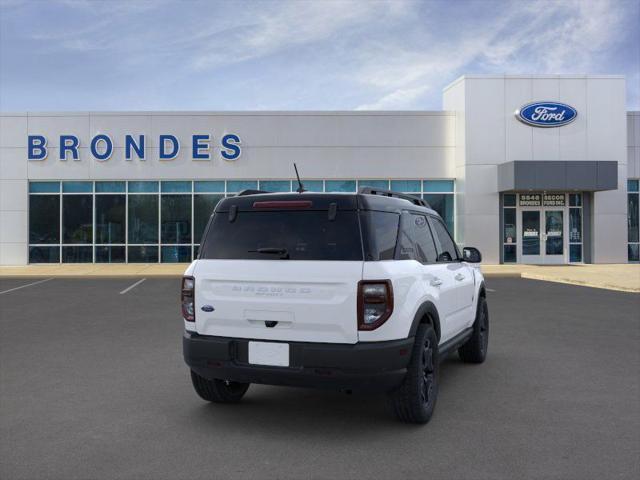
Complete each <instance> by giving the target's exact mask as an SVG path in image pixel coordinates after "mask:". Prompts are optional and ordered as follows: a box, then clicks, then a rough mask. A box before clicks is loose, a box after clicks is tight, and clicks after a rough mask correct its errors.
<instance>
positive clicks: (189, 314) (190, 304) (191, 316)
mask: <svg viewBox="0 0 640 480" xmlns="http://www.w3.org/2000/svg"><path fill="white" fill-rule="evenodd" d="M195 291H196V280H195V279H194V278H193V277H182V293H181V301H182V317H183V318H184V319H185V320H186V321H187V322H195V321H196V308H195V303H194V302H195Z"/></svg>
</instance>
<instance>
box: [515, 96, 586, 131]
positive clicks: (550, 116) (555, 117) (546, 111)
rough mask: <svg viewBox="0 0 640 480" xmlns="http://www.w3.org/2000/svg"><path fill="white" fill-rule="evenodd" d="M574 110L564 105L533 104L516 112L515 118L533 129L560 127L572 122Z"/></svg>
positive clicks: (575, 115) (553, 103) (576, 114)
mask: <svg viewBox="0 0 640 480" xmlns="http://www.w3.org/2000/svg"><path fill="white" fill-rule="evenodd" d="M577 116H578V112H576V109H575V108H573V107H572V106H570V105H567V104H566V103H557V102H534V103H529V104H527V105H524V106H522V107H520V109H518V110H516V118H517V119H518V120H520V121H521V122H524V123H526V124H527V125H532V126H534V127H561V126H562V125H566V124H567V123H571V122H573V121H574V120H575V119H576V117H577Z"/></svg>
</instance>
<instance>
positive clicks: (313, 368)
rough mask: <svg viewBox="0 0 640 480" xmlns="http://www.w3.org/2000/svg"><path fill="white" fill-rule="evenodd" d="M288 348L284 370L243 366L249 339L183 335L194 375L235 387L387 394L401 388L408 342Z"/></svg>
mask: <svg viewBox="0 0 640 480" xmlns="http://www.w3.org/2000/svg"><path fill="white" fill-rule="evenodd" d="M288 343H289V364H290V366H289V367H270V366H262V365H252V364H249V363H248V357H249V353H248V350H249V339H242V338H228V337H213V336H205V335H198V334H196V333H192V332H185V334H184V337H183V339H182V345H183V350H184V360H185V362H186V363H187V365H189V367H190V368H191V369H192V370H193V371H194V372H196V373H197V374H198V375H200V376H202V377H205V378H209V379H213V378H219V379H225V380H231V381H235V382H246V383H262V384H267V385H288V386H299V387H317V388H329V389H334V390H355V391H379V392H383V391H389V390H392V389H394V388H396V387H397V386H399V385H400V383H402V380H403V379H404V376H405V374H406V372H407V365H408V363H409V358H410V356H411V349H412V347H413V337H411V338H406V339H402V340H393V341H387V342H371V343H356V344H354V345H346V344H331V343H305V342H288Z"/></svg>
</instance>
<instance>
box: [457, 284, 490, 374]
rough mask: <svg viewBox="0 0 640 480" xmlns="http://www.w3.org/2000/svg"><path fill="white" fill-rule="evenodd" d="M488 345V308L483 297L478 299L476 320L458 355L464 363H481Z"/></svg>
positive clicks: (485, 356) (485, 355)
mask: <svg viewBox="0 0 640 480" xmlns="http://www.w3.org/2000/svg"><path fill="white" fill-rule="evenodd" d="M488 347H489V308H488V307H487V300H486V299H485V298H484V297H480V298H479V299H478V309H477V311H476V321H475V322H474V323H473V333H472V334H471V337H469V340H467V341H466V342H465V344H464V345H462V346H461V347H460V348H459V349H458V355H460V358H461V359H462V361H463V362H466V363H482V362H484V360H485V358H487V349H488Z"/></svg>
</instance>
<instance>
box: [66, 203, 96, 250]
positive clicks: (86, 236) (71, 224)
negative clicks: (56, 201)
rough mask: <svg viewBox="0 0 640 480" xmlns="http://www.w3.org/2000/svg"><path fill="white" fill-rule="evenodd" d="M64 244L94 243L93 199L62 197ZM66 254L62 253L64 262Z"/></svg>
mask: <svg viewBox="0 0 640 480" xmlns="http://www.w3.org/2000/svg"><path fill="white" fill-rule="evenodd" d="M62 243H85V244H86V243H88V244H91V243H93V197H92V196H91V195H63V196H62ZM64 258H65V254H64V250H63V252H62V261H63V262H64V261H65V260H64Z"/></svg>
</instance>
